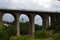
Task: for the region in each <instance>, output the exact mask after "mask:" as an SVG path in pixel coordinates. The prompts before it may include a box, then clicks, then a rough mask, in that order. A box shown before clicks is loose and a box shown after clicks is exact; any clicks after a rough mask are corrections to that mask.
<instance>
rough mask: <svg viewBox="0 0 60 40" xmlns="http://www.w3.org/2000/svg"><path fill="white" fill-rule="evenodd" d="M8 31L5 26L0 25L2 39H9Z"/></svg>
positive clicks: (0, 38)
mask: <svg viewBox="0 0 60 40" xmlns="http://www.w3.org/2000/svg"><path fill="white" fill-rule="evenodd" d="M8 38H9V37H8V33H7V32H6V31H5V30H4V27H0V40H8Z"/></svg>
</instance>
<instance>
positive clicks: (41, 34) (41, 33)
mask: <svg viewBox="0 0 60 40" xmlns="http://www.w3.org/2000/svg"><path fill="white" fill-rule="evenodd" d="M35 37H36V38H47V37H48V33H47V32H46V31H45V30H39V31H36V32H35Z"/></svg>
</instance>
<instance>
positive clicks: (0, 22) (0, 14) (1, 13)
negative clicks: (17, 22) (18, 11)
mask: <svg viewBox="0 0 60 40" xmlns="http://www.w3.org/2000/svg"><path fill="white" fill-rule="evenodd" d="M2 17H3V12H0V27H2Z"/></svg>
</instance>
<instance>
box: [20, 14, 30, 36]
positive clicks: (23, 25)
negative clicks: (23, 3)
mask: <svg viewBox="0 0 60 40" xmlns="http://www.w3.org/2000/svg"><path fill="white" fill-rule="evenodd" d="M19 20H20V34H21V35H25V34H28V23H29V17H28V16H27V15H25V14H21V15H20V18H19Z"/></svg>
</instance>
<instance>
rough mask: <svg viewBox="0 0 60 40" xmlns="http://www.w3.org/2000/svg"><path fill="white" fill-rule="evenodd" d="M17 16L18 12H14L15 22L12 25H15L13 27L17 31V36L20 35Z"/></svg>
mask: <svg viewBox="0 0 60 40" xmlns="http://www.w3.org/2000/svg"><path fill="white" fill-rule="evenodd" d="M19 17H20V15H19V13H15V23H14V26H15V29H16V32H17V36H19V35H20V26H19V25H20V24H19V23H20V22H19Z"/></svg>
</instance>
